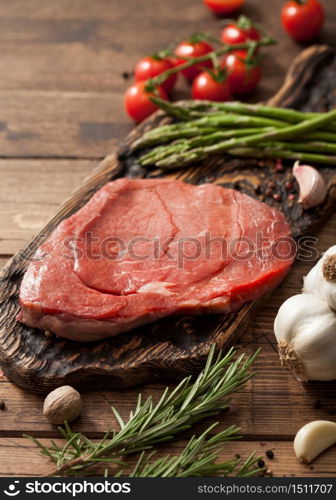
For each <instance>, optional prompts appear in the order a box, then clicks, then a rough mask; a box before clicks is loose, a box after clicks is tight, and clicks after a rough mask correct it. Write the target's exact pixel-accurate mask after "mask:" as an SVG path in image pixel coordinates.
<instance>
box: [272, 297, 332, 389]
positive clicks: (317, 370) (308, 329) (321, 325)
mask: <svg viewBox="0 0 336 500" xmlns="http://www.w3.org/2000/svg"><path fill="white" fill-rule="evenodd" d="M274 333H275V336H276V338H277V341H278V350H279V357H280V360H281V362H282V363H286V364H287V365H288V367H289V368H290V369H291V370H292V371H293V372H294V374H295V376H296V377H297V378H298V379H299V380H302V381H307V380H323V381H327V380H335V379H336V342H335V337H336V314H335V313H334V312H333V311H332V310H331V309H330V307H329V306H328V304H327V303H326V302H325V301H324V300H322V299H321V298H320V297H318V296H317V295H313V294H309V293H303V294H300V295H294V296H293V297H290V298H289V299H288V300H286V302H284V303H283V304H282V306H281V307H280V309H279V311H278V314H277V316H276V318H275V322H274Z"/></svg>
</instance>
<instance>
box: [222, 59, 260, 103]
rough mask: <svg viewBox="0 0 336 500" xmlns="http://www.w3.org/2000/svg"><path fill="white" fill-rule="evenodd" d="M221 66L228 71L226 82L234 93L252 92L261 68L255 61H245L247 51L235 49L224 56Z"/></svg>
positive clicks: (258, 79) (257, 81)
mask: <svg viewBox="0 0 336 500" xmlns="http://www.w3.org/2000/svg"><path fill="white" fill-rule="evenodd" d="M222 67H223V68H226V70H227V72H228V82H229V84H230V87H231V92H232V94H234V95H244V94H248V93H250V92H252V90H254V89H255V88H256V86H257V85H258V83H259V81H260V78H261V69H260V66H259V65H258V64H257V62H256V61H253V60H252V61H247V52H246V51H245V50H239V51H238V50H237V51H235V52H232V53H230V54H228V55H227V56H225V57H224V59H223V63H222Z"/></svg>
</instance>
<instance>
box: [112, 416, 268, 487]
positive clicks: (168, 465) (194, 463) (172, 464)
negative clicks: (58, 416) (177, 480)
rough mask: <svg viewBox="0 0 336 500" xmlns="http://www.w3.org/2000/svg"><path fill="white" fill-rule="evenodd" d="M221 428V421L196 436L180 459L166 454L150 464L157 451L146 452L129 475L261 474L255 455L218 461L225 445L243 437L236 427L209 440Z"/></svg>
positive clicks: (249, 475) (240, 475) (244, 475)
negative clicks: (216, 428) (219, 425)
mask: <svg viewBox="0 0 336 500" xmlns="http://www.w3.org/2000/svg"><path fill="white" fill-rule="evenodd" d="M217 425H218V422H216V423H215V424H213V425H211V426H210V427H209V428H208V429H207V430H206V431H204V433H203V434H202V435H201V436H199V437H196V436H193V437H192V438H191V439H190V441H189V442H188V443H187V445H186V446H185V448H183V450H182V451H181V452H180V454H179V455H177V456H170V455H166V456H164V457H162V458H159V459H157V460H156V461H155V462H150V459H151V458H152V457H153V455H155V454H156V451H154V452H152V453H150V454H146V453H145V452H142V453H141V455H140V457H139V460H138V462H137V464H136V466H135V468H134V469H133V471H132V472H131V473H130V474H129V476H130V477H195V476H217V475H219V476H222V477H223V476H228V475H229V474H230V475H235V476H239V477H251V476H254V475H256V474H260V472H261V471H262V469H260V467H258V466H257V462H258V461H259V459H260V458H256V457H255V453H252V455H250V456H249V457H248V459H247V460H246V461H245V462H244V463H242V461H241V460H239V459H235V460H227V461H224V462H217V460H218V453H219V452H220V450H221V449H222V447H223V444H225V443H226V442H227V441H232V440H235V439H240V438H241V436H239V434H238V433H239V431H240V429H239V428H238V427H234V426H232V427H229V428H228V429H226V430H224V431H222V432H220V433H218V434H216V435H215V436H213V437H210V438H209V437H208V436H209V434H210V433H211V431H213V430H214V429H215V427H216V426H217ZM124 474H125V473H124V471H121V472H120V475H124Z"/></svg>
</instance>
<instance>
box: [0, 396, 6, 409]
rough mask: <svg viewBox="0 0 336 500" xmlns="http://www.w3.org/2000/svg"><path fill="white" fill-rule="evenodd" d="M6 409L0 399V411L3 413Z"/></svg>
mask: <svg viewBox="0 0 336 500" xmlns="http://www.w3.org/2000/svg"><path fill="white" fill-rule="evenodd" d="M5 409H6V403H5V402H4V400H3V399H2V400H1V401H0V411H4V410H5Z"/></svg>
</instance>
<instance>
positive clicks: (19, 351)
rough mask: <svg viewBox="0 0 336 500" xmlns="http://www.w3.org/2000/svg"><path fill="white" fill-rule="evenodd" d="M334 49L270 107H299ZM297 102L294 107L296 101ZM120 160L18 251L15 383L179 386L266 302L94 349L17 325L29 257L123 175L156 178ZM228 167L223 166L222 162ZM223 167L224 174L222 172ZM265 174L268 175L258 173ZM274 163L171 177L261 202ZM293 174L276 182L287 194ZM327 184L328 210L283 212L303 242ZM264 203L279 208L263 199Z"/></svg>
mask: <svg viewBox="0 0 336 500" xmlns="http://www.w3.org/2000/svg"><path fill="white" fill-rule="evenodd" d="M335 53H336V52H335V50H334V49H331V48H329V47H326V46H316V47H312V48H309V49H307V50H306V51H304V52H303V53H302V54H301V55H300V56H299V57H298V58H297V59H296V60H295V61H294V63H293V65H292V66H291V68H290V69H289V72H288V75H287V77H286V80H285V82H284V85H283V86H282V87H281V89H280V91H279V92H278V93H277V94H276V95H275V96H274V97H273V98H272V99H271V100H270V101H269V102H270V103H271V104H273V105H274V104H276V105H282V106H292V107H300V106H301V105H302V95H306V96H307V95H308V94H309V91H310V90H309V85H310V82H311V81H312V79H313V78H314V75H316V71H317V70H319V69H320V68H321V67H324V66H325V65H326V64H329V62H330V60H331V59H332V58H334V57H335ZM291 99H292V100H291ZM169 120H170V118H168V117H166V116H165V115H164V113H162V112H158V113H156V114H155V115H154V116H152V117H150V118H149V119H148V120H147V121H146V122H145V123H143V124H141V125H140V126H138V127H136V128H135V129H134V130H133V131H132V132H131V134H130V135H129V136H128V137H127V138H126V140H125V141H124V142H123V144H122V145H121V146H120V149H119V152H118V153H119V155H122V156H123V157H127V153H128V151H129V149H130V146H131V144H132V143H133V141H134V140H135V139H136V138H137V137H139V136H141V135H142V134H143V133H144V131H145V130H147V129H151V128H153V127H155V126H157V125H159V124H162V123H164V122H169ZM130 158H131V159H128V160H125V161H120V160H119V159H118V156H117V154H112V155H110V156H108V157H107V158H105V160H103V161H102V162H101V163H100V164H99V165H98V167H97V168H96V169H95V171H94V172H93V174H92V175H90V177H89V178H88V179H86V180H85V181H84V183H83V185H82V186H81V187H80V189H78V190H77V191H76V192H75V193H74V195H73V196H72V197H71V199H70V200H68V201H66V202H65V203H64V204H63V205H62V206H61V207H60V209H59V210H58V211H57V213H56V214H55V216H54V217H53V218H52V219H51V220H50V222H49V223H48V224H47V225H46V226H45V227H44V229H43V230H42V231H41V232H40V233H39V234H38V235H37V236H36V237H35V238H33V240H32V241H31V242H30V243H28V244H27V245H26V246H25V248H24V249H23V250H21V251H20V252H18V253H17V254H16V255H15V256H14V257H13V258H12V259H11V261H10V262H9V263H8V264H7V265H6V266H5V268H4V269H3V271H2V273H1V275H0V301H1V306H0V362H1V365H2V367H3V369H4V371H5V373H6V375H7V376H8V378H9V379H10V380H12V381H13V382H16V383H17V384H18V385H20V386H22V387H24V388H25V389H28V390H30V391H34V392H42V393H44V392H47V391H49V390H51V389H53V388H55V387H57V386H59V385H62V384H71V385H73V386H75V387H78V388H79V389H87V390H88V389H97V388H98V387H114V388H119V387H130V386H135V385H139V384H143V383H146V382H149V381H150V382H153V381H154V380H178V379H180V378H181V377H183V376H185V375H188V374H190V373H197V371H199V369H200V368H201V367H202V365H203V364H204V360H205V357H206V355H207V353H208V351H209V347H210V345H211V344H212V343H213V342H215V343H216V344H217V346H218V348H224V349H225V348H228V347H229V346H231V345H232V344H234V343H235V342H236V340H237V339H238V338H239V336H240V334H241V333H242V332H243V331H244V330H245V329H246V327H247V325H248V323H249V319H250V316H251V315H252V314H253V313H255V312H256V310H257V308H258V306H259V305H260V303H261V302H263V300H265V297H264V298H263V299H261V300H259V301H256V302H253V303H250V304H246V305H244V306H243V307H242V308H241V309H240V310H239V311H237V312H235V313H230V314H227V315H217V316H200V317H190V318H189V317H170V318H166V319H164V320H160V321H158V322H156V323H153V324H151V325H145V326H144V327H141V328H139V329H137V330H134V331H132V332H130V333H126V334H123V335H120V336H118V337H114V338H112V339H109V340H107V341H101V342H97V343H93V344H85V343H76V342H70V341H66V340H64V339H56V338H55V337H47V336H45V335H44V334H43V332H40V331H38V330H33V329H29V328H27V327H25V326H24V325H21V324H19V323H17V322H16V319H15V318H16V314H17V311H18V289H19V285H20V282H21V279H22V276H23V274H24V272H25V269H26V266H27V256H29V255H31V254H32V253H34V251H35V249H36V248H37V247H38V245H39V244H40V243H41V242H42V241H43V240H44V239H45V238H46V237H47V236H48V235H49V234H50V232H51V231H52V230H53V229H54V228H55V227H56V226H57V225H58V224H59V222H60V221H61V220H62V219H64V218H66V217H68V216H69V215H71V214H72V213H74V212H75V211H77V210H78V209H79V208H80V207H81V206H83V205H84V204H85V203H86V202H87V201H88V199H89V198H90V197H91V196H92V195H93V193H94V192H95V191H97V189H99V188H100V187H101V186H103V185H104V184H105V183H106V182H108V181H110V180H112V179H114V178H117V177H118V176H124V175H129V176H135V177H144V176H146V177H157V176H161V175H162V172H160V171H155V170H154V171H151V172H148V171H143V170H141V169H140V168H139V167H137V166H136V161H135V165H134V159H132V156H130ZM224 160H225V166H224V167H223V161H224ZM220 166H221V169H220V168H219V167H220ZM260 167H263V168H260ZM274 168H275V167H274V162H263V164H261V162H260V161H259V162H257V161H255V160H244V161H243V160H238V159H232V158H225V157H224V159H223V157H222V158H217V159H216V158H214V159H213V160H211V161H209V162H208V164H207V166H206V171H207V172H206V176H205V174H204V169H202V170H200V169H199V168H197V167H194V168H190V169H188V170H186V171H183V172H175V173H174V174H168V175H173V176H174V177H178V178H181V179H183V180H186V181H188V182H195V183H197V182H204V181H206V182H211V181H213V182H219V183H221V184H223V185H226V186H229V187H235V188H237V189H240V190H241V191H243V192H246V193H248V194H250V195H251V196H255V197H257V198H261V197H262V196H264V191H265V189H266V186H267V182H268V177H270V178H272V179H273V178H274V175H275V174H274ZM289 172H290V171H289V169H285V171H284V174H281V175H280V174H279V177H276V184H277V187H278V188H279V189H280V188H281V189H282V187H283V184H284V180H286V179H287V177H288V175H290V174H289ZM323 172H324V174H325V176H326V178H327V179H328V182H329V188H330V189H329V195H328V198H327V200H326V202H325V203H324V204H323V206H321V207H319V209H317V210H315V211H308V212H306V213H303V212H302V209H301V208H300V207H299V206H298V204H294V205H292V206H290V205H289V204H288V206H287V205H286V204H285V203H283V207H282V208H283V210H284V212H285V215H286V216H287V218H288V220H289V221H290V222H291V223H292V227H293V230H294V234H295V236H296V237H297V238H298V237H300V236H301V235H303V234H306V233H307V231H311V230H312V228H314V227H316V226H317V225H320V224H321V221H322V220H324V219H325V218H326V217H328V215H329V214H330V213H331V211H333V209H334V207H335V203H336V176H335V174H334V173H333V171H332V169H328V168H325V167H324V168H323ZM265 201H266V202H267V203H269V204H271V205H272V204H273V205H274V206H277V204H276V203H275V202H274V201H273V200H272V199H268V198H267V197H266V199H265Z"/></svg>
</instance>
